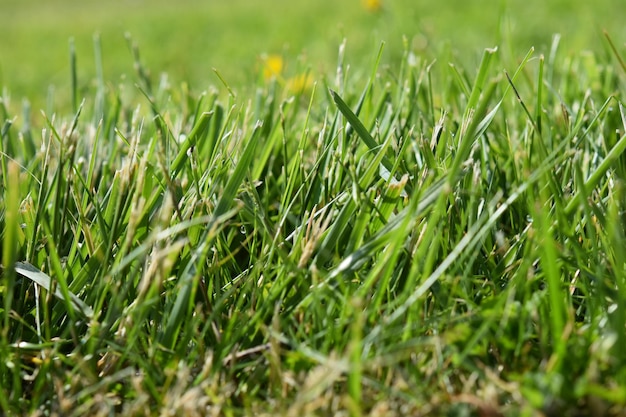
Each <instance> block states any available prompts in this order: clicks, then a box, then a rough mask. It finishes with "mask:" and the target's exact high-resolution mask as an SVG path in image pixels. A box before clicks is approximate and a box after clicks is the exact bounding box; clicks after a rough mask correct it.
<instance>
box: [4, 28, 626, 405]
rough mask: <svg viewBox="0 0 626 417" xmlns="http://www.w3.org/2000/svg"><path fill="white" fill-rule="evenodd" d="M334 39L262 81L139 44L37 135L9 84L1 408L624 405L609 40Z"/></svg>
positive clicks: (619, 190)
mask: <svg viewBox="0 0 626 417" xmlns="http://www.w3.org/2000/svg"><path fill="white" fill-rule="evenodd" d="M608 49H609V48H607V50H608ZM340 51H341V53H340V57H339V65H338V67H337V72H336V73H335V74H328V75H327V76H325V77H324V76H317V75H315V74H313V73H310V72H309V73H306V75H304V76H305V77H306V79H307V80H310V82H309V83H308V84H307V85H308V87H307V88H306V89H290V88H289V87H288V83H285V82H280V80H277V79H276V77H268V78H267V79H265V78H264V77H263V76H262V74H261V75H260V76H259V82H258V85H257V89H256V92H255V94H254V95H253V96H251V97H241V96H238V95H237V93H236V91H235V90H236V89H231V88H230V87H228V88H226V91H224V92H221V91H218V90H210V91H208V92H206V93H203V94H201V95H194V94H193V93H190V92H189V91H188V89H186V88H185V87H184V86H183V87H181V88H180V89H173V88H172V87H171V86H169V85H168V84H167V83H166V82H162V83H160V84H159V85H155V84H153V81H152V80H151V79H150V77H149V76H148V75H146V74H147V73H146V72H144V71H142V68H141V66H140V65H138V66H137V69H138V73H137V74H138V75H137V83H138V86H139V89H138V91H140V92H141V94H142V95H143V97H142V98H141V99H136V98H135V99H129V98H128V96H127V95H125V94H122V92H121V91H119V90H117V89H115V88H110V87H106V85H105V84H104V83H98V85H97V87H96V91H95V92H94V93H93V94H87V95H84V96H80V93H79V92H77V91H72V95H71V96H72V97H76V98H77V99H76V100H75V110H74V114H73V116H67V115H45V126H43V128H42V129H41V132H39V131H36V130H35V128H34V127H32V126H30V125H28V124H27V123H25V122H24V123H23V125H22V126H21V127H18V126H17V124H16V123H14V121H15V117H14V116H12V115H11V114H9V113H8V111H7V108H8V103H7V102H6V99H4V100H3V101H2V102H1V103H0V123H1V124H2V149H1V151H2V153H1V155H2V156H1V159H0V162H1V168H2V193H3V198H2V200H1V204H2V218H1V221H2V225H3V229H2V230H3V234H2V240H1V242H2V276H1V281H0V320H1V321H2V331H1V333H0V350H1V354H0V356H1V357H2V358H3V360H2V361H1V362H0V387H1V388H0V407H1V408H2V410H3V411H4V413H6V414H33V415H86V414H89V415H111V414H123V415H208V414H211V415H220V414H225V415H244V414H255V415H260V414H263V413H265V414H267V415H329V414H335V413H342V414H349V415H353V416H359V415H407V414H412V415H413V414H415V415H426V414H432V413H435V414H450V415H472V414H477V415H534V414H535V413H537V412H543V413H544V414H545V415H580V413H582V414H593V415H612V414H613V415H617V414H618V413H619V410H621V408H622V407H623V405H624V403H625V402H626V388H625V387H626V380H625V378H626V372H625V371H626V367H625V364H626V362H625V359H626V358H625V357H624V353H623V351H622V349H621V347H622V346H624V340H623V339H624V325H625V321H626V312H625V310H624V306H626V299H625V298H626V280H625V274H624V259H623V253H624V244H625V243H624V242H625V236H624V218H623V212H624V206H623V204H624V203H623V201H624V195H623V193H624V189H623V187H624V185H623V184H624V178H625V174H626V170H625V166H624V157H623V151H624V148H625V147H626V137H625V132H626V122H625V120H626V118H625V117H624V109H623V106H622V102H621V95H620V91H621V89H622V88H623V85H624V75H623V72H622V71H621V69H619V68H616V66H615V63H614V58H613V57H612V56H611V55H610V53H609V52H607V53H599V54H587V53H580V54H577V55H573V56H562V55H561V54H560V53H559V50H558V38H555V43H554V44H553V47H552V49H551V51H550V53H549V55H547V56H546V57H544V56H543V55H537V54H535V53H534V51H532V50H531V51H529V52H528V54H527V55H526V56H525V57H523V58H522V59H520V60H519V61H516V60H512V59H510V58H507V57H503V56H501V55H500V54H499V51H498V50H497V48H495V49H487V50H485V51H484V54H483V55H482V59H481V60H480V65H479V66H478V68H476V69H474V68H466V67H464V66H463V65H459V64H454V65H447V64H445V63H443V62H433V61H431V60H426V59H424V58H421V57H420V56H418V55H417V54H415V53H414V51H413V50H412V49H411V48H410V47H409V46H407V47H406V49H405V53H404V55H403V56H402V58H401V59H400V60H399V61H398V62H394V63H393V65H389V66H386V65H381V64H380V56H381V54H382V48H381V52H380V54H379V55H378V56H377V59H376V60H375V62H374V64H372V67H371V69H367V70H365V71H360V72H359V71H354V70H351V69H350V68H349V67H348V66H347V65H345V64H344V60H343V55H342V53H343V47H342V49H341V50H340ZM616 52H617V49H616ZM136 56H137V60H138V54H137V55H136ZM137 62H139V61H137ZM81 101H82V104H81ZM138 103H140V104H138ZM577 413H578V414H577Z"/></svg>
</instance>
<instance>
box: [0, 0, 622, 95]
mask: <svg viewBox="0 0 626 417" xmlns="http://www.w3.org/2000/svg"><path fill="white" fill-rule="evenodd" d="M614 7H615V6H614V2H611V1H608V0H601V1H595V2H587V1H548V2H546V1H541V0H529V1H522V0H511V1H500V2H493V3H491V4H490V5H487V6H485V5H483V4H481V3H479V2H467V1H457V0H444V1H441V2H415V1H411V0H391V1H386V2H384V3H383V10H382V12H381V13H372V12H370V11H368V10H366V9H365V7H363V4H362V3H361V2H360V0H347V1H340V2H338V1H333V0H316V1H311V0H304V1H299V2H293V1H289V0H267V1H263V2H253V1H249V0H230V1H228V2H221V1H213V0H204V1H200V0H180V1H176V2H171V1H163V0H156V1H147V0H111V1H106V2H103V1H93V0H88V1H83V2H75V1H69V0H56V1H50V2H46V3H41V2H39V1H34V0H25V1H5V2H3V6H2V13H1V14H0V39H1V41H0V85H1V86H3V87H5V88H7V89H8V90H9V92H10V93H11V94H12V96H13V97H14V98H15V99H18V100H19V99H21V97H23V96H27V97H29V98H30V99H31V100H35V101H36V102H39V100H40V99H41V98H42V97H45V96H46V94H47V91H48V88H49V87H50V86H51V85H53V86H56V87H57V89H58V90H63V89H64V88H65V87H67V86H68V85H69V69H68V67H69V58H68V40H69V39H70V38H73V39H74V40H75V43H76V49H77V55H78V69H79V84H80V85H81V86H82V87H83V88H86V87H89V86H90V85H91V84H92V81H93V79H94V77H95V69H94V48H93V36H94V35H95V34H99V36H100V38H101V43H102V49H103V65H104V69H105V73H104V78H105V79H106V80H107V81H108V82H110V83H113V84H115V83H117V82H118V81H119V80H120V77H121V76H122V75H124V74H126V75H132V74H133V60H132V57H131V55H130V52H129V48H128V45H127V42H126V40H125V37H124V35H125V34H126V33H129V34H130V35H131V36H132V38H133V40H134V41H135V42H136V43H137V44H138V45H139V48H140V51H141V54H142V60H143V61H144V64H145V65H146V67H148V68H149V69H151V70H152V73H153V76H158V74H160V73H161V72H167V73H168V74H169V75H170V77H171V79H172V80H173V82H175V83H179V82H181V81H188V82H189V83H190V84H191V85H192V86H193V87H196V89H199V90H202V89H205V88H207V86H209V85H211V84H215V83H217V82H218V80H217V78H216V77H215V75H214V74H213V72H212V68H216V69H217V70H219V71H220V72H221V73H222V74H223V76H224V78H225V79H226V81H227V82H229V83H232V84H233V85H235V86H240V85H249V84H250V82H251V81H253V80H254V78H255V76H256V73H257V71H258V66H259V62H258V58H259V56H260V55H262V54H283V55H285V57H286V58H287V62H288V63H289V62H291V63H293V62H294V61H295V60H296V58H297V57H299V56H300V57H301V58H302V59H304V60H305V62H306V65H309V66H310V67H311V68H312V70H313V71H319V72H321V73H323V72H327V71H329V70H332V68H333V66H334V65H336V56H337V49H338V46H339V45H340V43H341V41H342V39H344V38H346V39H347V61H348V62H350V63H351V64H352V65H353V66H358V65H359V64H361V63H363V62H371V60H372V59H373V57H374V55H375V51H376V50H377V48H378V44H379V43H380V42H381V41H385V42H386V44H387V45H386V53H385V56H384V59H385V60H391V61H393V59H394V58H397V56H398V55H399V54H400V52H401V51H402V37H403V36H406V37H407V38H408V39H409V41H410V42H412V43H413V45H414V46H415V48H416V50H417V51H422V52H423V53H424V54H426V55H430V56H432V57H433V59H434V56H435V55H437V57H438V58H439V59H441V58H442V55H441V54H437V52H438V51H441V50H442V49H444V50H445V49H446V48H447V49H449V52H448V53H449V54H453V55H454V56H458V57H461V58H462V59H473V60H474V61H477V59H478V57H479V56H480V51H481V50H482V49H483V48H485V47H492V46H495V45H499V46H500V47H501V48H502V49H503V50H504V52H505V53H506V52H509V53H511V54H513V55H516V56H517V55H520V54H523V53H525V52H526V51H527V50H528V49H529V48H530V47H531V46H534V47H535V48H536V49H537V50H538V51H539V52H545V51H547V50H548V49H549V46H550V44H551V39H552V36H553V35H554V34H556V33H559V34H561V39H562V45H561V48H562V49H563V50H565V51H568V50H569V51H575V50H579V49H585V48H595V49H597V48H598V46H599V45H601V43H600V41H601V39H600V37H601V32H602V29H606V30H608V31H609V32H610V33H611V34H612V35H613V36H614V37H616V38H617V39H620V38H621V37H623V35H624V34H626V28H625V27H624V25H623V24H622V19H621V18H620V14H619V13H618V12H616V11H615V10H613V9H614ZM443 56H444V57H445V55H443ZM291 65H293V64H291ZM40 103H41V102H40Z"/></svg>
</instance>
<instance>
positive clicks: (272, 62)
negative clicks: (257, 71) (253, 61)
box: [263, 55, 284, 80]
mask: <svg viewBox="0 0 626 417" xmlns="http://www.w3.org/2000/svg"><path fill="white" fill-rule="evenodd" d="M283 66H284V65H283V58H282V57H281V56H280V55H267V56H265V57H263V78H264V79H265V80H270V79H272V78H276V77H278V76H279V75H280V74H281V73H282V72H283Z"/></svg>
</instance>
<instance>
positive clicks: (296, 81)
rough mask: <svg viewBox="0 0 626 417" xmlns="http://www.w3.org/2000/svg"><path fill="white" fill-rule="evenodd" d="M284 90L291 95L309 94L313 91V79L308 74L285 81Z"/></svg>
mask: <svg viewBox="0 0 626 417" xmlns="http://www.w3.org/2000/svg"><path fill="white" fill-rule="evenodd" d="M286 88H287V91H289V92H290V93H292V94H306V93H310V92H311V90H312V89H313V77H311V74H309V73H306V74H300V75H296V76H295V77H292V78H290V79H289V80H288V81H287V85H286Z"/></svg>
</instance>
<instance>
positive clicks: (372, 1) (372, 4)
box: [362, 0, 383, 12]
mask: <svg viewBox="0 0 626 417" xmlns="http://www.w3.org/2000/svg"><path fill="white" fill-rule="evenodd" d="M362 1H363V7H365V9H366V10H367V11H370V12H379V11H381V10H382V9H383V2H382V0H362Z"/></svg>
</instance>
